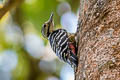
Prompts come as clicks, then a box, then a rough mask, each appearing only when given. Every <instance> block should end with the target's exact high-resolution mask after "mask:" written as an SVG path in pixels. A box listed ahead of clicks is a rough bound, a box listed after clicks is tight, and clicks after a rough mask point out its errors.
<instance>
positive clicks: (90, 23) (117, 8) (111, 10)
mask: <svg viewBox="0 0 120 80" xmlns="http://www.w3.org/2000/svg"><path fill="white" fill-rule="evenodd" d="M78 26H79V28H78V33H77V39H78V58H79V64H78V68H77V72H76V73H75V78H76V80H120V0H80V13H79V21H78Z"/></svg>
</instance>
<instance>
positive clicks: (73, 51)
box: [69, 43, 76, 55]
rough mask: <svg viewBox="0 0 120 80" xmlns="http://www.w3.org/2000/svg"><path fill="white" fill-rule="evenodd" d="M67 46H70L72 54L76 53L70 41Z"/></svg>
mask: <svg viewBox="0 0 120 80" xmlns="http://www.w3.org/2000/svg"><path fill="white" fill-rule="evenodd" d="M69 47H70V49H71V50H72V53H73V54H74V55H76V54H75V52H76V51H75V46H74V45H73V44H72V43H70V44H69Z"/></svg>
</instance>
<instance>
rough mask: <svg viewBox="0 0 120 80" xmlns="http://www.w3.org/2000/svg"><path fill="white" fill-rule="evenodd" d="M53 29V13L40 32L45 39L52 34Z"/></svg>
mask: <svg viewBox="0 0 120 80" xmlns="http://www.w3.org/2000/svg"><path fill="white" fill-rule="evenodd" d="M53 27H54V21H53V13H52V14H51V16H50V18H49V20H48V21H47V22H45V23H44V24H43V26H42V30H41V32H42V35H43V36H44V37H45V38H48V36H49V35H50V33H52V32H53Z"/></svg>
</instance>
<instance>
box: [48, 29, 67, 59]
mask: <svg viewBox="0 0 120 80" xmlns="http://www.w3.org/2000/svg"><path fill="white" fill-rule="evenodd" d="M48 39H49V42H50V45H51V47H52V49H53V51H54V52H55V53H56V55H57V56H58V57H59V58H60V59H62V60H64V61H66V59H67V50H68V35H67V32H66V30H64V29H58V30H55V31H53V32H52V33H51V34H50V35H49V37H48Z"/></svg>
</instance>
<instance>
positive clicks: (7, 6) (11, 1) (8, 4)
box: [0, 0, 23, 19]
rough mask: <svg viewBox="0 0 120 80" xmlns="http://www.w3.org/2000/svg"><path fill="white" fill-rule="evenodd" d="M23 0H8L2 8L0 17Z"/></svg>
mask: <svg viewBox="0 0 120 80" xmlns="http://www.w3.org/2000/svg"><path fill="white" fill-rule="evenodd" d="M22 1H23V0H8V2H6V3H5V5H4V6H3V7H2V8H0V19H1V18H2V17H3V16H4V15H5V13H6V12H8V11H10V10H11V9H13V8H15V7H16V6H18V5H19V4H20V3H21V2H22Z"/></svg>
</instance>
